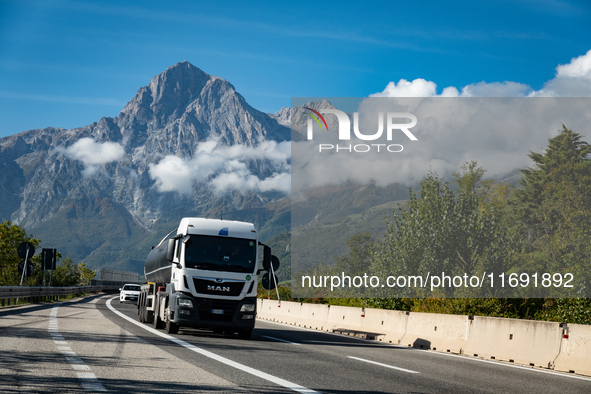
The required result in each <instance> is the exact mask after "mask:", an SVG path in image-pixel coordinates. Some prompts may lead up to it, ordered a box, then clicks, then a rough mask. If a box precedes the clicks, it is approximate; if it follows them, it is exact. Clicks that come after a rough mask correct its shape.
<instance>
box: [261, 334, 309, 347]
mask: <svg viewBox="0 0 591 394" xmlns="http://www.w3.org/2000/svg"><path fill="white" fill-rule="evenodd" d="M261 336H262V337H263V338H269V339H273V340H275V341H280V342H285V343H291V344H292V345H300V344H299V343H295V342H290V341H286V340H285V339H279V338H275V337H268V336H266V335H261Z"/></svg>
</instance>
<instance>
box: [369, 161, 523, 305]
mask: <svg viewBox="0 0 591 394" xmlns="http://www.w3.org/2000/svg"><path fill="white" fill-rule="evenodd" d="M483 175H484V170H483V169H482V168H480V167H477V163H476V162H470V163H465V164H464V165H463V166H462V172H461V173H456V174H454V179H455V182H456V183H457V184H458V190H457V192H456V193H454V192H453V191H452V190H451V188H450V185H449V183H448V182H443V180H441V179H440V178H439V177H438V176H437V175H436V174H434V173H430V174H429V175H427V177H425V178H424V179H423V181H422V182H421V190H420V198H419V196H418V195H417V194H416V193H415V192H413V191H412V190H411V192H410V199H409V201H408V203H407V205H406V207H402V206H399V214H398V215H395V216H394V219H393V220H394V222H393V223H388V226H387V230H386V233H385V237H384V240H383V241H378V247H377V248H376V252H375V253H374V258H373V265H372V267H373V269H374V272H378V273H380V274H381V275H382V276H383V275H396V276H408V275H422V276H426V275H427V273H428V272H430V273H436V272H437V273H439V272H445V273H446V274H447V275H464V274H467V275H468V276H470V275H476V274H480V273H483V272H484V271H486V272H491V271H502V270H505V269H506V268H507V266H508V264H509V261H510V254H511V244H510V242H509V241H508V237H507V230H506V224H505V222H506V219H505V216H506V209H505V205H506V204H505V203H506V198H507V195H508V191H507V190H506V188H505V189H504V188H503V187H498V186H497V185H495V184H494V183H492V182H481V178H482V176H483ZM388 294H392V293H388ZM396 295H397V296H398V297H413V296H421V295H426V293H425V294H422V293H421V291H420V289H419V290H417V289H411V288H404V289H399V291H398V293H397V294H396ZM440 295H445V296H456V297H458V296H464V295H466V296H467V295H474V293H469V294H462V292H461V291H454V290H451V289H447V290H445V291H443V290H442V291H441V292H440ZM480 295H481V296H483V295H485V294H480ZM489 295H490V294H489Z"/></svg>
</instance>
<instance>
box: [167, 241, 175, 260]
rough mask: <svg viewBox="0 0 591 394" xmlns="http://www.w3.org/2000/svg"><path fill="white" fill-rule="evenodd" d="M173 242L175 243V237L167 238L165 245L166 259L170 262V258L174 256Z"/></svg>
mask: <svg viewBox="0 0 591 394" xmlns="http://www.w3.org/2000/svg"><path fill="white" fill-rule="evenodd" d="M175 243H176V240H175V239H169V240H168V244H167V247H166V260H168V261H170V262H172V259H173V258H174V246H175Z"/></svg>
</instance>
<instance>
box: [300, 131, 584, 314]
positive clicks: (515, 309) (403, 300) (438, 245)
mask: <svg viewBox="0 0 591 394" xmlns="http://www.w3.org/2000/svg"><path fill="white" fill-rule="evenodd" d="M590 153H591V146H590V145H589V144H588V143H587V142H585V141H583V140H582V136H581V135H580V134H578V133H576V132H573V131H572V130H570V129H567V128H566V127H565V126H563V127H562V130H560V131H559V133H558V135H557V136H555V137H553V138H550V139H549V140H548V146H547V147H546V149H545V151H544V152H542V153H535V152H530V153H529V157H530V158H531V159H532V160H533V162H534V165H533V166H532V167H528V168H526V169H522V170H520V171H521V174H522V177H521V181H520V187H514V186H511V185H509V184H506V183H501V182H495V181H492V180H483V176H484V174H485V172H486V170H485V169H484V168H482V167H479V166H478V163H477V162H476V161H471V162H467V163H464V164H463V165H462V167H461V171H459V172H457V173H454V174H452V182H451V183H450V182H448V181H445V180H444V179H442V178H440V177H439V176H438V175H437V174H436V173H434V172H431V173H429V174H428V175H427V176H426V177H425V178H424V179H423V180H422V182H421V183H420V190H418V191H414V190H412V189H411V190H410V198H409V200H408V202H407V203H406V204H405V205H404V206H403V205H399V206H398V209H397V211H396V212H395V214H394V215H393V218H392V220H391V221H388V223H387V229H386V231H385V234H384V235H383V237H382V238H381V239H374V238H372V237H371V236H370V234H369V233H364V234H358V235H355V236H353V237H351V238H350V239H349V242H348V246H349V253H348V254H347V255H344V256H335V258H334V264H330V265H325V264H321V265H320V266H317V267H315V268H313V269H312V270H311V272H309V273H312V274H323V275H331V274H337V273H340V272H346V273H347V274H348V275H357V274H363V273H366V272H371V273H372V275H378V276H380V277H386V276H389V275H393V276H399V275H423V276H425V275H426V274H427V273H437V272H442V271H445V272H446V273H449V274H450V275H452V276H453V275H460V276H462V275H467V276H468V277H470V276H473V275H476V276H479V277H480V276H481V275H484V274H485V273H486V274H488V273H491V274H492V273H494V276H493V278H494V279H495V280H496V281H497V282H496V286H495V287H493V288H491V287H487V286H483V287H476V288H473V287H453V286H450V287H441V288H437V289H436V290H434V291H431V289H425V288H420V287H419V288H417V287H403V288H397V289H396V290H395V291H394V290H392V289H390V288H386V289H384V288H381V287H379V288H376V289H366V293H365V294H364V296H365V297H364V298H357V297H355V294H357V295H358V294H359V293H358V291H359V289H352V288H341V289H339V290H338V291H337V292H336V294H337V296H339V297H342V298H339V299H323V294H322V292H319V293H318V295H317V296H316V297H314V296H312V299H314V298H315V299H317V300H318V301H321V302H329V303H333V304H334V303H337V304H340V305H355V306H368V307H379V308H387V309H401V310H412V311H421V312H440V313H456V314H476V315H486V316H499V317H517V318H530V319H539V320H553V321H562V322H571V323H586V324H591V300H590V299H589V298H591V161H590V160H589V158H588V156H589V154H590ZM502 273H503V274H505V275H506V277H505V278H504V279H505V280H506V281H508V279H509V276H510V275H511V274H514V275H513V276H511V278H513V280H514V281H513V282H512V284H514V285H516V286H508V283H505V287H504V288H501V287H500V286H499V282H498V281H499V277H497V275H500V274H502ZM536 273H538V275H535V274H536ZM542 273H550V274H549V275H552V274H557V275H558V274H559V275H558V276H555V277H552V276H548V277H545V278H544V280H546V282H544V286H542V285H541V284H542V283H541V282H542V277H541V275H542ZM568 273H570V274H572V278H573V279H572V281H571V282H570V283H569V284H571V285H573V286H572V287H564V286H562V279H563V277H564V276H565V275H566V274H568ZM487 276H488V275H487ZM534 278H535V280H536V281H538V286H537V287H535V288H534V287H533V286H529V287H524V286H522V284H524V283H525V282H523V281H524V280H525V279H527V280H528V281H529V280H533V279H534ZM568 278H569V277H568ZM558 279H560V280H561V286H556V285H557V284H558V282H557V280H558ZM531 283H533V282H531ZM548 284H549V286H546V285H548ZM356 291H357V293H355V292H356ZM334 294H335V293H334V292H333V293H332V296H333V297H334Z"/></svg>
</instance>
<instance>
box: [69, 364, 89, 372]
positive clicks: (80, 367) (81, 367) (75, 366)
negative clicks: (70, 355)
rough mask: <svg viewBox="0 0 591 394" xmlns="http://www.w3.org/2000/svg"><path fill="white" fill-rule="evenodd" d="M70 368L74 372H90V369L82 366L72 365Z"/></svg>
mask: <svg viewBox="0 0 591 394" xmlns="http://www.w3.org/2000/svg"><path fill="white" fill-rule="evenodd" d="M72 368H74V369H75V370H76V371H90V367H89V366H88V365H84V364H72Z"/></svg>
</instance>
